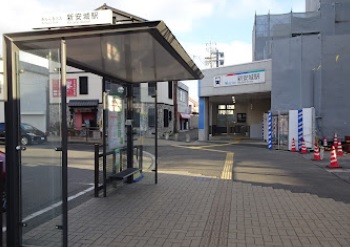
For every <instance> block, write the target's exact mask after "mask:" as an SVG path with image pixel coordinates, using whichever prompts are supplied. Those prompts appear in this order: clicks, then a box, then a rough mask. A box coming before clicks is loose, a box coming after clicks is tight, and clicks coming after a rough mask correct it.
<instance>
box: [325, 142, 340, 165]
mask: <svg viewBox="0 0 350 247" xmlns="http://www.w3.org/2000/svg"><path fill="white" fill-rule="evenodd" d="M327 168H329V169H339V168H342V167H340V166H339V164H338V160H337V154H336V152H335V147H334V146H332V151H331V162H330V164H329V166H327Z"/></svg>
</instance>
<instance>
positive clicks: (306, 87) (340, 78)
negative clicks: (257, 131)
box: [253, 0, 350, 138]
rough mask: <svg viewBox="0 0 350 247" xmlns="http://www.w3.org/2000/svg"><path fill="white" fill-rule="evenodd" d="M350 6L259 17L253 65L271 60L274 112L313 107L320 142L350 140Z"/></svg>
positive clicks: (323, 3) (340, 3)
mask: <svg viewBox="0 0 350 247" xmlns="http://www.w3.org/2000/svg"><path fill="white" fill-rule="evenodd" d="M349 13H350V3H349V2H348V1H346V2H345V1H338V2H337V3H335V2H334V1H330V0H328V1H326V0H323V1H322V0H321V1H320V8H319V10H318V11H314V12H306V13H293V12H291V13H287V14H281V15H271V14H268V15H263V16H255V25H254V30H253V49H254V51H253V56H254V57H253V59H254V60H263V59H272V78H273V83H272V90H271V111H272V113H274V114H276V113H277V112H284V111H288V110H295V109H302V108H309V107H314V108H315V113H316V129H317V132H318V133H317V134H318V135H319V136H327V137H328V138H331V137H332V136H333V135H334V133H338V135H339V136H345V135H349V129H350V115H349V114H344V113H345V112H344V111H345V105H347V104H348V100H347V99H348V92H350V84H349V83H347V82H348V78H350V70H349V69H348V67H349V64H350V46H349V45H348V44H349V43H350V25H349V21H350V14H349Z"/></svg>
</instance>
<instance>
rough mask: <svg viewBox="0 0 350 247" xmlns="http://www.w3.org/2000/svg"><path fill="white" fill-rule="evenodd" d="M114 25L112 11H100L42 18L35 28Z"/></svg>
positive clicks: (52, 15)
mask: <svg viewBox="0 0 350 247" xmlns="http://www.w3.org/2000/svg"><path fill="white" fill-rule="evenodd" d="M112 23H113V13H112V11H111V10H99V11H87V12H74V13H65V14H51V15H46V16H42V17H41V18H40V22H39V24H37V25H36V26H35V27H34V28H51V27H69V26H82V25H97V24H112Z"/></svg>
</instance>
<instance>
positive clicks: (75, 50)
mask: <svg viewBox="0 0 350 247" xmlns="http://www.w3.org/2000/svg"><path fill="white" fill-rule="evenodd" d="M4 38H5V42H6V41H11V42H13V43H14V44H15V45H16V46H17V47H18V48H19V49H21V50H24V51H30V52H31V53H33V54H35V55H39V56H40V55H41V56H44V55H43V54H46V52H43V53H42V54H41V52H42V51H43V50H45V49H58V48H59V47H60V42H61V40H65V42H66V46H67V54H66V56H67V65H69V66H73V67H76V68H78V69H82V70H86V71H89V72H92V73H95V74H98V75H101V76H105V77H106V78H108V79H111V80H113V81H116V82H119V83H143V82H159V81H169V80H174V81H175V80H196V79H201V78H203V74H202V72H201V71H200V69H199V68H198V67H197V66H196V64H195V63H194V62H193V61H192V59H191V58H190V57H189V55H188V54H187V53H186V51H185V50H184V48H183V47H182V46H181V44H180V43H179V42H178V40H177V39H176V38H175V36H174V35H173V34H172V32H171V31H170V30H169V28H168V27H167V26H166V25H165V23H164V22H163V21H150V22H133V23H122V24H108V25H95V26H82V27H66V28H59V29H51V30H35V31H29V32H20V33H9V34H4ZM57 54H59V53H57ZM53 56H54V54H53ZM53 59H55V60H56V61H59V55H56V57H53Z"/></svg>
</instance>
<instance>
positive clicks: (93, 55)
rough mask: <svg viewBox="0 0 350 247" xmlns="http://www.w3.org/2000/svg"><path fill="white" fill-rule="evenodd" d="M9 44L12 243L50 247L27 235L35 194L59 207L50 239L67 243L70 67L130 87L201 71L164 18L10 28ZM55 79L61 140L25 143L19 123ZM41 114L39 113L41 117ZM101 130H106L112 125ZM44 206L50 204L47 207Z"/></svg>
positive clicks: (57, 131)
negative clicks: (37, 66) (30, 68)
mask: <svg viewBox="0 0 350 247" xmlns="http://www.w3.org/2000/svg"><path fill="white" fill-rule="evenodd" d="M3 47H4V50H3V59H4V79H5V89H6V99H5V119H6V163H7V184H6V190H7V216H6V222H7V233H6V241H7V246H13V247H16V246H44V245H45V243H41V244H40V243H38V242H33V241H30V240H27V238H26V236H25V234H26V233H27V226H28V224H35V222H34V223H33V222H32V219H33V218H34V216H33V215H32V214H31V213H30V210H29V209H30V206H31V205H30V204H29V203H27V202H28V201H30V198H31V197H33V196H34V195H37V194H40V196H41V197H47V198H48V200H46V201H48V202H49V204H50V205H52V204H53V205H55V207H54V208H52V209H51V210H50V214H49V216H47V217H49V218H50V217H51V218H53V217H55V218H58V219H59V220H58V221H57V222H56V223H55V225H48V226H47V227H51V228H52V229H54V230H53V234H52V238H56V240H57V238H58V239H60V240H59V242H60V245H61V246H67V245H68V226H67V225H68V200H67V198H68V192H67V184H68V180H67V177H68V166H67V165H68V164H67V163H68V162H67V161H68V159H67V157H68V151H67V149H68V140H67V86H68V87H69V85H67V80H66V79H67V78H66V73H67V71H66V70H67V66H72V67H75V68H78V69H81V70H84V71H87V72H91V73H94V74H97V75H100V76H102V77H103V82H104V81H109V82H112V83H117V84H120V85H123V86H124V87H125V88H126V89H129V90H128V91H129V92H130V91H132V85H134V84H140V83H145V82H148V83H155V84H156V82H160V81H177V80H196V79H201V78H202V77H203V75H202V72H201V71H200V70H199V69H198V68H197V66H196V65H195V64H194V62H193V61H192V60H191V58H190V57H189V56H188V54H187V53H186V51H185V50H184V49H183V47H182V46H181V44H180V43H179V42H178V41H177V39H176V38H175V36H174V35H173V34H172V33H171V31H170V30H169V29H168V27H167V26H166V25H165V23H164V22H162V21H152V22H142V23H125V24H107V25H95V26H81V27H64V28H53V29H47V30H34V31H29V32H21V33H10V34H4V35H3ZM24 62H25V63H26V64H28V63H33V64H34V63H41V64H45V67H46V70H45V71H42V72H41V73H38V74H40V78H39V76H38V74H29V73H28V72H26V70H25V67H24V66H23V64H24ZM24 74H25V75H26V76H24ZM28 78H30V80H28ZM52 78H55V80H57V81H58V82H59V83H56V88H55V93H56V94H57V95H58V96H59V97H58V99H57V100H56V102H55V104H56V105H59V110H58V111H57V112H53V113H51V115H52V114H56V115H57V118H58V119H59V124H57V125H56V126H53V127H52V128H55V129H51V130H50V133H55V138H52V139H51V140H50V141H47V142H45V146H44V148H43V149H40V150H39V151H38V149H37V148H35V146H30V145H26V143H25V142H24V140H23V138H21V136H22V135H21V124H22V123H24V121H25V119H26V114H27V111H28V109H29V108H33V107H35V105H37V104H38V102H39V101H40V100H42V98H43V97H44V98H45V97H47V96H45V95H46V94H45V93H44V94H41V92H45V90H49V89H48V88H47V87H50V85H47V84H45V82H47V81H50V80H52ZM103 84H104V83H103ZM57 85H58V86H57ZM102 86H103V85H101V87H102ZM43 88H46V89H43ZM155 88H156V87H155ZM51 90H52V89H51ZM40 102H46V103H44V104H47V108H46V109H47V111H50V105H49V104H50V101H48V100H46V101H45V100H44V101H40ZM40 102H39V104H40ZM41 105H42V103H41ZM131 105H132V94H130V93H129V95H128V96H127V105H126V106H127V110H126V112H127V114H126V120H125V123H126V128H127V150H128V154H127V156H128V164H129V163H131V166H132V156H133V154H132V150H133V142H132V128H131V124H130V121H129V120H130V119H131V118H132V117H131V115H132V112H131V110H130V107H131ZM31 110H32V112H33V109H31ZM68 112H69V111H68ZM156 112H157V111H156ZM40 114H41V113H40V112H38V113H37V115H38V116H39V117H40V116H41V115H40ZM44 118H45V117H44ZM46 121H48V120H47V119H46ZM156 122H157V121H156ZM103 133H104V134H106V130H103ZM156 138H157V135H156V136H155V139H156ZM39 141H40V140H39ZM105 144H106V143H105V142H104V145H105ZM104 149H105V147H104ZM38 152H39V155H38ZM156 156H157V155H156ZM129 158H130V159H129ZM155 159H156V160H157V157H155ZM130 160H131V161H130ZM38 166H41V168H42V169H40V172H38V171H39V170H37V172H35V170H32V169H33V167H38ZM45 167H46V168H47V169H45ZM24 176H25V177H26V179H24ZM40 180H47V183H46V187H47V190H46V191H47V193H46V192H45V193H41V192H40V191H38V190H40V188H38V186H37V184H39V181H40ZM23 188H26V189H25V190H23ZM41 206H42V207H43V208H45V209H47V207H48V205H41ZM26 210H29V211H26ZM46 244H48V243H46ZM56 246H57V245H56Z"/></svg>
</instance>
